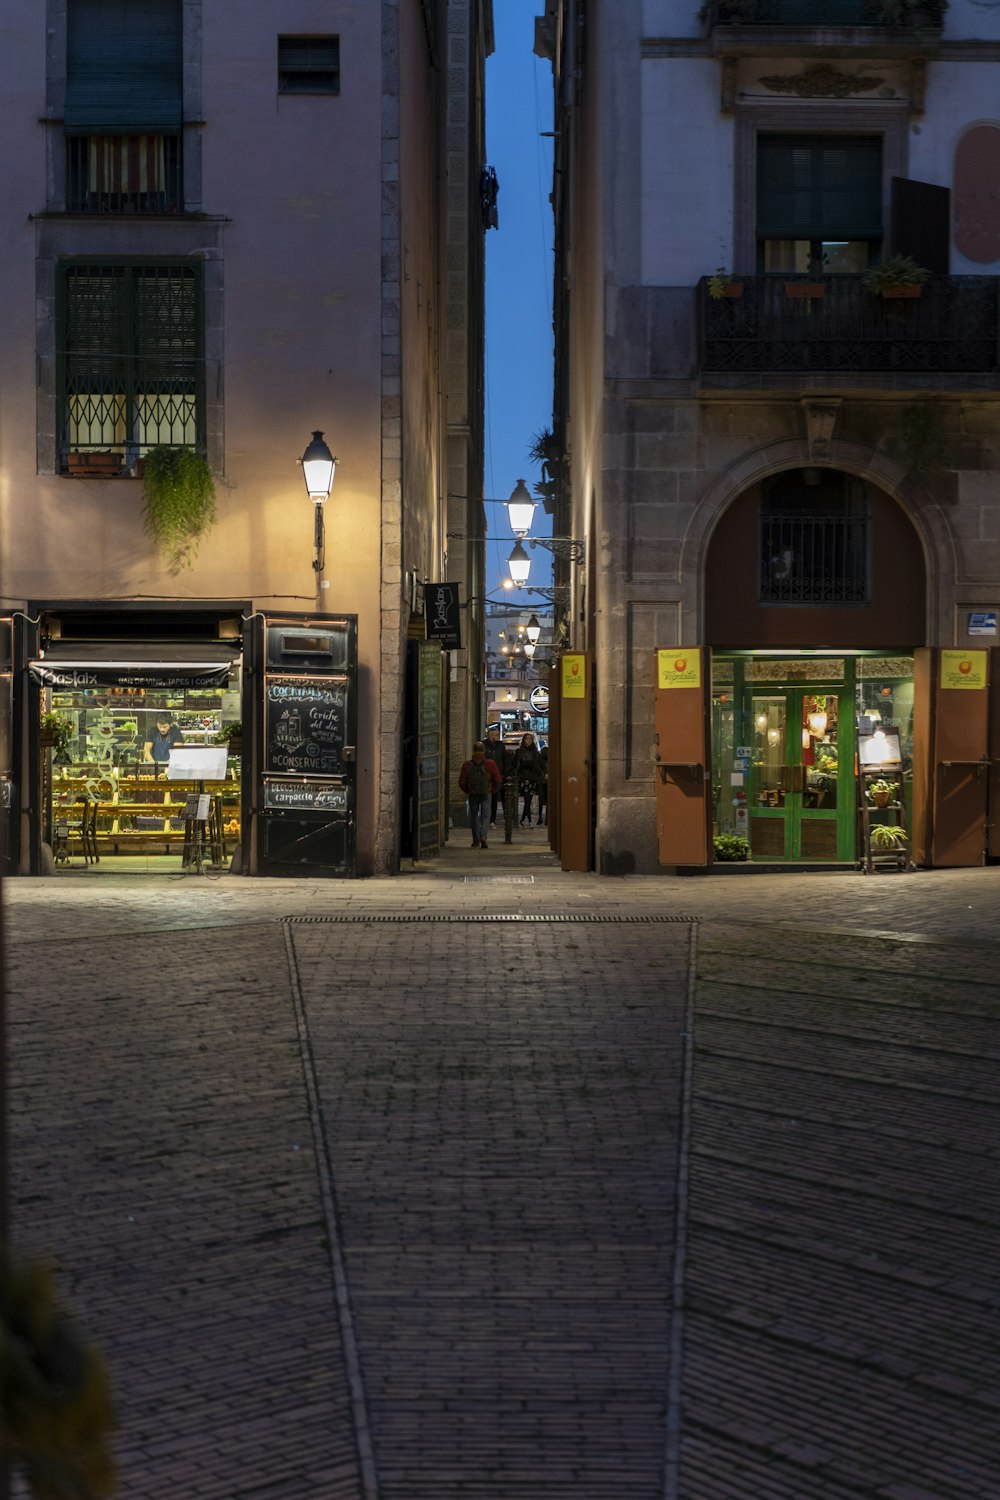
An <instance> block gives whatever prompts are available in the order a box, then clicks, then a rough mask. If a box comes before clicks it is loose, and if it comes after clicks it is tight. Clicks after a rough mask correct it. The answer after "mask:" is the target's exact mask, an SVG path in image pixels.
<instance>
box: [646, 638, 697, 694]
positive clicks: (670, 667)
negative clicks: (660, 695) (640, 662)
mask: <svg viewBox="0 0 1000 1500" xmlns="http://www.w3.org/2000/svg"><path fill="white" fill-rule="evenodd" d="M656 685H657V687H661V688H691V687H695V688H696V687H701V657H700V656H699V654H698V648H697V647H696V646H675V647H674V649H673V650H672V651H657V653H656Z"/></svg>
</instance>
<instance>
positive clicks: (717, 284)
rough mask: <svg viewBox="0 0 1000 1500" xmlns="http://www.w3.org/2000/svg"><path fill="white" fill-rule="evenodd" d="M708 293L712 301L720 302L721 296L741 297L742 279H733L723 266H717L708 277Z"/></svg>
mask: <svg viewBox="0 0 1000 1500" xmlns="http://www.w3.org/2000/svg"><path fill="white" fill-rule="evenodd" d="M708 295H709V296H710V297H711V299H712V301H713V302H721V301H722V299H723V297H742V296H743V283H742V281H734V280H733V278H732V277H731V276H730V274H729V272H728V271H727V270H726V268H725V267H724V266H718V267H717V268H716V271H715V275H714V276H710V277H709V278H708Z"/></svg>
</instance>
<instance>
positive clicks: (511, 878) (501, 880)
mask: <svg viewBox="0 0 1000 1500" xmlns="http://www.w3.org/2000/svg"><path fill="white" fill-rule="evenodd" d="M534 883H535V877H534V875H466V877H465V884H466V885H534Z"/></svg>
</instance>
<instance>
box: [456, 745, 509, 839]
mask: <svg viewBox="0 0 1000 1500" xmlns="http://www.w3.org/2000/svg"><path fill="white" fill-rule="evenodd" d="M458 784H459V786H460V787H461V789H462V791H463V792H464V793H465V795H466V796H467V797H468V799H469V823H470V826H471V828H472V847H473V849H488V848H489V845H488V844H487V842H486V820H487V813H488V809H489V799H490V797H491V796H492V795H493V793H494V792H497V791H499V790H500V772H499V770H498V769H497V765H496V762H495V761H492V760H487V759H486V747H485V745H484V744H483V742H482V740H477V741H476V743H475V744H474V745H473V747H472V759H471V760H467V761H465V762H464V764H463V766H462V769H461V770H460V771H459V773H458Z"/></svg>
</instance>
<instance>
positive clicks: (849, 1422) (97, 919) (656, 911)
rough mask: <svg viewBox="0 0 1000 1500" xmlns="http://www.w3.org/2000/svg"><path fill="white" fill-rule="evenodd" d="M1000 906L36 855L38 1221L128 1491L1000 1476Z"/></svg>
mask: <svg viewBox="0 0 1000 1500" xmlns="http://www.w3.org/2000/svg"><path fill="white" fill-rule="evenodd" d="M486 861H488V864H487V863H485V862H486ZM998 897H1000V871H997V870H992V869H990V870H978V871H954V872H937V873H922V874H917V875H913V876H881V877H861V876H853V875H848V876H844V875H837V876H833V875H831V876H815V875H809V876H784V875H775V876H771V877H767V878H764V877H757V876H746V877H721V876H720V877H717V878H711V879H687V880H685V879H676V878H664V879H660V880H642V879H630V880H614V881H606V880H600V879H598V878H596V877H591V876H580V875H564V874H562V873H560V872H559V871H558V870H557V869H555V868H554V862H553V860H552V858H551V856H549V855H548V854H547V853H545V852H544V851H543V850H542V849H541V848H540V846H538V844H537V843H535V844H534V846H533V845H532V842H531V841H530V840H523V839H522V841H521V842H520V844H519V845H516V846H514V848H513V849H510V850H503V849H502V848H501V849H500V850H498V851H496V855H495V853H494V850H493V849H492V848H491V849H490V850H489V851H477V855H476V858H475V859H473V858H470V857H469V855H468V854H466V852H465V851H464V850H463V851H462V852H461V854H457V853H453V852H452V851H450V850H449V851H448V853H447V855H446V857H445V858H444V859H443V860H442V861H441V862H439V864H438V865H437V866H433V867H427V868H426V869H419V870H416V871H413V872H409V873H407V874H406V875H405V876H402V877H399V878H397V879H396V880H384V881H358V882H312V881H305V882H277V881H241V880H237V879H222V880H219V881H209V880H205V879H198V878H194V879H191V878H183V879H180V880H170V879H164V878H162V877H149V878H145V879H143V878H140V879H138V880H136V879H133V880H121V879H119V878H118V877H114V876H111V877H108V876H106V875H102V876H100V877H98V878H97V879H91V878H88V877H86V876H85V877H83V878H81V879H78V880H77V879H73V878H69V879H66V878H56V879H49V880H35V881H8V882H7V883H6V885H5V889H4V900H5V906H6V910H7V931H8V948H9V958H8V975H9V987H10V991H11V997H10V1011H11V1082H12V1091H11V1101H12V1153H11V1154H12V1169H13V1180H14V1197H15V1237H16V1239H17V1241H18V1243H19V1244H20V1245H21V1246H22V1247H23V1248H25V1249H28V1248H37V1249H39V1250H42V1249H44V1250H47V1251H49V1252H52V1253H54V1254H55V1256H56V1257H57V1261H58V1264H59V1265H60V1268H61V1272H62V1276H63V1279H64V1283H65V1286H66V1290H67V1293H68V1295H69V1296H70V1298H71V1300H72V1303H73V1306H74V1307H75V1309H76V1310H77V1311H78V1313H79V1315H80V1317H81V1318H82V1320H83V1321H84V1322H85V1324H86V1325H87V1326H88V1328H90V1329H91V1330H92V1331H93V1332H94V1333H95V1334H96V1335H97V1336H98V1338H99V1340H100V1342H101V1343H102V1344H103V1346H104V1347H105V1349H106V1350H107V1352H108V1355H109V1358H110V1360H111V1363H112V1367H113V1371H114V1375H115V1381H116V1386H117V1389H118V1392H119V1401H120V1408H121V1417H122V1429H121V1433H120V1440H119V1457H120V1462H121V1466H122V1472H123V1485H122V1494H123V1495H124V1496H128V1497H129V1500H133V1497H134V1500H168V1497H169V1500H177V1497H185V1500H187V1497H191V1500H305V1497H307V1496H308V1497H310V1500H326V1497H330V1500H432V1497H433V1500H465V1497H477V1500H478V1497H482V1500H487V1497H488V1500H514V1497H515V1496H516V1497H518V1500H543V1497H545V1500H548V1497H550V1496H551V1497H556V1500H558V1497H561V1496H565V1497H566V1500H570V1497H573V1500H617V1497H622V1500H631V1497H637V1500H638V1497H641V1500H862V1497H866V1500H868V1497H870V1500H966V1497H980V1500H996V1497H997V1496H998V1495H1000V1439H998V1436H997V1432H998V1427H1000V1423H998V1420H997V1419H998V1410H997V1408H998V1405H1000V1395H998V1391H1000V1380H998V1378H997V1377H998V1373H1000V1372H998V1368H997V1366H998V1364H1000V1285H998V1272H997V1257H996V1253H995V1244H996V1230H997V1221H998V1218H1000V1202H998V1196H1000V1195H998V1174H997V1159H998V1155H1000V1148H998V1140H1000V1135H998V1129H997V1127H998V1125H1000V1118H998V1116H1000V1091H998V1089H997V1086H996V1077H997V1053H998V1050H1000V1044H998V1041H997V1036H998V1033H997V1025H996V1021H997V1010H998V1008H1000V977H998V974H997V963H998V960H1000V947H998V946H997V945H996V910H997V899H998Z"/></svg>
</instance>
